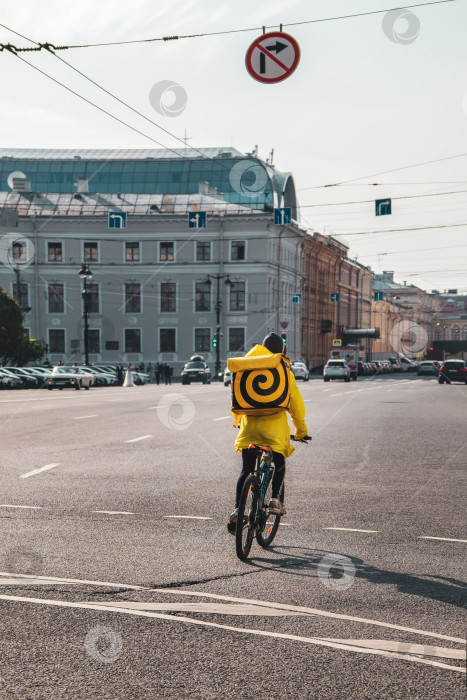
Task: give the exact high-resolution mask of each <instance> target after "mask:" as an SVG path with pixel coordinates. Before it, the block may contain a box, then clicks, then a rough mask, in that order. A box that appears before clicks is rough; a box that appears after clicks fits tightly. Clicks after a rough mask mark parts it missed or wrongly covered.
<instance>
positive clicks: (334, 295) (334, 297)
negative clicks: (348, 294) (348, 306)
mask: <svg viewBox="0 0 467 700" xmlns="http://www.w3.org/2000/svg"><path fill="white" fill-rule="evenodd" d="M340 298H341V295H340V294H339V292H333V293H332V294H331V301H340Z"/></svg>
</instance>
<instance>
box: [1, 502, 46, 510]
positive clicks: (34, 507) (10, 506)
mask: <svg viewBox="0 0 467 700" xmlns="http://www.w3.org/2000/svg"><path fill="white" fill-rule="evenodd" d="M0 508H30V509H31V510H40V509H41V508H42V506H13V505H11V504H10V503H2V504H1V505H0Z"/></svg>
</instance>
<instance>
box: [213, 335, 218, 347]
mask: <svg viewBox="0 0 467 700" xmlns="http://www.w3.org/2000/svg"><path fill="white" fill-rule="evenodd" d="M217 343H218V337H217V335H215V336H214V338H213V339H212V347H213V348H217Z"/></svg>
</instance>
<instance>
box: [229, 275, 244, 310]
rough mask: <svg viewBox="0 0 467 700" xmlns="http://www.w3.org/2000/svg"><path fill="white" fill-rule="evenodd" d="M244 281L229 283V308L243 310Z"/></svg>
mask: <svg viewBox="0 0 467 700" xmlns="http://www.w3.org/2000/svg"><path fill="white" fill-rule="evenodd" d="M245 286H246V285H245V282H232V284H231V285H230V310H231V311H245Z"/></svg>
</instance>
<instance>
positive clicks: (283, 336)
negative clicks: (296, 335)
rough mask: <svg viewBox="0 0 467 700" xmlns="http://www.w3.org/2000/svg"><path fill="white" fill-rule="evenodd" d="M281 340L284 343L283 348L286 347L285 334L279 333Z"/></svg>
mask: <svg viewBox="0 0 467 700" xmlns="http://www.w3.org/2000/svg"><path fill="white" fill-rule="evenodd" d="M281 338H282V342H283V343H284V347H287V333H281Z"/></svg>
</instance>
